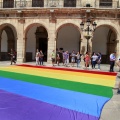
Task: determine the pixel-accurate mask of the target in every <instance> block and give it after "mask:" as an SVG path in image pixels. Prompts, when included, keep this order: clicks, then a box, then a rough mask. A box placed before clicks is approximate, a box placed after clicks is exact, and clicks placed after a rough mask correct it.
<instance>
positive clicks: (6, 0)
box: [3, 0, 14, 8]
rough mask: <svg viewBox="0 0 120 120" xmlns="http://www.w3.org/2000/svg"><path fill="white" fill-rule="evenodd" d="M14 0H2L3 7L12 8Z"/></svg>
mask: <svg viewBox="0 0 120 120" xmlns="http://www.w3.org/2000/svg"><path fill="white" fill-rule="evenodd" d="M13 7H14V0H3V8H13Z"/></svg>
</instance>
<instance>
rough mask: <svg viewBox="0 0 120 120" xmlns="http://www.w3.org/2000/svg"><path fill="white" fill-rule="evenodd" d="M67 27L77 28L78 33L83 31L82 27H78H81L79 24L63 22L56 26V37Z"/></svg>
mask: <svg viewBox="0 0 120 120" xmlns="http://www.w3.org/2000/svg"><path fill="white" fill-rule="evenodd" d="M67 25H71V26H74V27H75V28H77V29H78V31H79V32H80V33H81V29H80V27H78V26H79V23H77V22H74V21H71V20H69V21H63V22H61V23H59V24H58V25H57V26H56V33H55V34H56V36H57V33H58V31H59V30H60V29H61V28H62V27H64V26H67Z"/></svg>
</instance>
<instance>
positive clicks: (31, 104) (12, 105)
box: [0, 90, 98, 120]
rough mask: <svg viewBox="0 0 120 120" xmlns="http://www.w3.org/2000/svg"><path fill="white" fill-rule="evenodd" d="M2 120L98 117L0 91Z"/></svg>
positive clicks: (84, 119)
mask: <svg viewBox="0 0 120 120" xmlns="http://www.w3.org/2000/svg"><path fill="white" fill-rule="evenodd" d="M0 119H1V120H98V118H97V117H94V116H91V115H87V114H83V113H80V112H77V111H73V110H70V109H66V108H63V107H59V106H56V105H52V104H48V103H45V102H41V101H37V100H34V99H30V98H27V97H23V96H20V95H17V94H12V93H9V92H6V91H3V90H0Z"/></svg>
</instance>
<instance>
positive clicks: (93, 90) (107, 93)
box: [0, 70, 113, 98]
mask: <svg viewBox="0 0 120 120" xmlns="http://www.w3.org/2000/svg"><path fill="white" fill-rule="evenodd" d="M0 76H1V77H6V78H12V79H15V80H21V81H25V82H30V83H35V84H42V85H46V86H51V87H56V88H62V89H66V90H72V91H77V92H83V93H87V94H94V95H98V96H104V97H109V98H111V97H112V96H113V93H112V87H106V86H100V85H93V84H85V83H80V82H73V81H67V80H60V79H53V78H47V77H42V76H34V75H28V74H21V73H14V72H6V71H2V70H1V71H0ZM73 79H74V78H73Z"/></svg>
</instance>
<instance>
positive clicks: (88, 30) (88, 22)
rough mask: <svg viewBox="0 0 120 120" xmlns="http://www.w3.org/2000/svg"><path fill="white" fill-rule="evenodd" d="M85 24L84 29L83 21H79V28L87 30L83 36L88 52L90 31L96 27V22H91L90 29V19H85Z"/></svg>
mask: <svg viewBox="0 0 120 120" xmlns="http://www.w3.org/2000/svg"><path fill="white" fill-rule="evenodd" d="M86 25H87V28H85V29H84V23H83V22H81V23H80V28H81V30H82V31H85V32H87V35H86V36H85V38H86V39H87V52H88V47H89V44H88V41H89V39H90V38H91V36H90V32H92V31H93V32H94V31H95V28H96V26H97V24H96V22H93V23H92V26H93V28H92V29H91V28H90V27H91V21H90V19H87V21H86Z"/></svg>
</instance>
